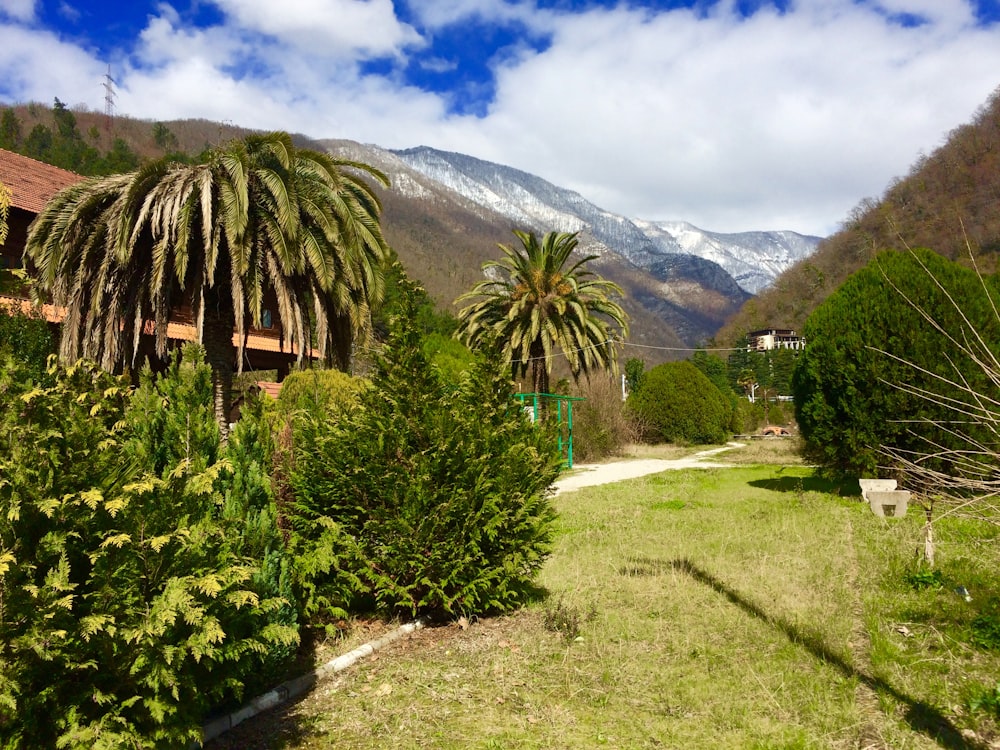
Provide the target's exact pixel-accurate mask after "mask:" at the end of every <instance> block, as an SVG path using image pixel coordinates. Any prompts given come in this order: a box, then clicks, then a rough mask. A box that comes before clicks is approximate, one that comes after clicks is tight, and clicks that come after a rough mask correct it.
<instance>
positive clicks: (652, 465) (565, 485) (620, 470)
mask: <svg viewBox="0 0 1000 750" xmlns="http://www.w3.org/2000/svg"><path fill="white" fill-rule="evenodd" d="M742 447H743V443H726V445H724V446H723V447H721V448H712V449H711V450H705V451H699V452H698V453H694V454H692V455H690V456H685V457H684V458H675V459H660V458H645V459H635V460H631V461H615V462H614V463H609V464H577V465H576V466H574V467H573V473H572V474H570V475H569V476H567V477H565V478H563V479H559V480H557V481H556V482H555V484H554V485H553V487H554V488H555V492H556V494H557V495H558V494H561V493H563V492H570V491H572V490H578V489H580V488H581V487H593V486H594V485H598V484H611V483H612V482H621V481H623V480H626V479H635V478H636V477H644V476H646V475H647V474H658V473H660V472H661V471H669V470H671V469H728V468H730V467H731V466H732V465H731V464H725V463H716V462H713V461H707V460H705V459H708V458H710V457H712V456H716V455H718V454H720V453H722V452H724V451H728V450H732V449H733V448H742Z"/></svg>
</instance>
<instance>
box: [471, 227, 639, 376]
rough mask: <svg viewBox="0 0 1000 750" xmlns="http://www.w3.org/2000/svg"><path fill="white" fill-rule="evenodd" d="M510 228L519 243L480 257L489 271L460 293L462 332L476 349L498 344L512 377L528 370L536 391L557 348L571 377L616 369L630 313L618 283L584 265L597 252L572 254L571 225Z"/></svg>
mask: <svg viewBox="0 0 1000 750" xmlns="http://www.w3.org/2000/svg"><path fill="white" fill-rule="evenodd" d="M514 234H515V235H516V236H517V238H518V239H519V240H520V242H521V246H520V247H517V248H513V247H508V246H506V245H500V249H501V250H502V251H503V254H504V258H503V259H502V260H499V261H489V262H487V263H484V264H483V272H484V274H485V275H486V277H487V278H486V279H485V280H483V281H480V282H478V283H477V284H476V285H475V286H474V287H473V288H472V290H471V291H469V292H467V293H466V294H463V295H462V296H461V297H459V298H458V300H457V302H463V303H468V304H467V305H466V306H465V307H463V308H462V309H461V310H460V311H459V319H460V321H461V322H460V326H459V329H458V332H457V335H458V336H459V338H460V339H461V340H462V341H463V342H465V343H466V344H468V345H469V346H470V347H472V348H473V349H480V348H481V347H483V346H484V345H487V346H497V345H499V348H498V350H497V351H498V352H499V353H500V354H501V356H502V357H503V359H504V361H505V362H506V363H507V364H508V365H510V367H511V372H512V374H513V375H514V376H515V377H524V376H525V375H526V374H527V372H528V370H529V369H530V370H531V390H532V391H534V392H535V393H550V391H549V375H550V373H551V370H552V361H553V356H554V355H555V354H556V353H559V354H561V355H562V356H563V357H565V359H566V362H567V364H568V365H569V370H570V373H571V374H572V376H573V379H574V380H579V378H580V375H582V374H589V373H591V372H597V371H601V370H608V371H610V372H617V367H618V365H617V363H618V350H617V346H616V344H617V342H619V341H621V340H622V339H623V338H625V337H626V336H628V315H627V314H626V312H625V310H624V309H623V308H622V307H621V305H620V304H618V302H617V301H615V300H616V298H617V297H620V296H621V294H622V290H621V289H620V288H619V287H618V285H617V284H614V283H612V282H610V281H607V280H605V279H603V278H601V277H600V276H598V275H597V274H595V273H594V272H592V271H590V270H588V269H587V264H588V263H590V261H592V260H594V259H595V258H596V257H597V256H595V255H588V256H584V257H582V258H578V257H575V256H573V251H574V249H575V248H576V246H577V244H578V238H577V234H576V233H572V234H570V233H565V232H549V233H547V234H546V235H545V236H544V237H542V239H541V241H539V239H538V237H536V236H535V234H534V233H532V232H522V231H519V230H516V229H515V230H514Z"/></svg>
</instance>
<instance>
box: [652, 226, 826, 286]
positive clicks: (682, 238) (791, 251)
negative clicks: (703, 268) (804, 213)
mask: <svg viewBox="0 0 1000 750" xmlns="http://www.w3.org/2000/svg"><path fill="white" fill-rule="evenodd" d="M635 224H636V226H638V227H639V228H640V229H641V230H642V231H643V232H644V233H645V234H646V236H647V237H649V238H650V239H652V240H654V241H655V242H656V243H657V244H658V246H659V247H660V248H661V249H662V250H663V251H664V252H678V251H677V250H675V249H674V248H677V247H679V248H680V250H679V252H683V253H688V254H690V255H697V256H698V257H699V258H705V259H706V260H711V261H714V262H715V263H718V264H719V265H720V266H722V267H723V268H725V269H726V271H727V272H728V273H729V275H730V276H732V277H733V278H734V279H735V280H736V283H737V284H739V285H740V287H741V288H742V289H744V290H746V291H748V292H750V293H751V294H758V293H759V292H761V291H763V290H764V289H766V288H767V287H769V286H770V285H771V284H772V283H773V282H774V280H775V279H776V278H777V277H778V276H779V275H780V274H781V273H782V272H783V271H785V270H786V269H787V268H789V267H790V266H791V265H792V264H794V263H796V262H797V261H799V260H802V259H803V258H807V257H809V256H810V255H812V254H813V252H814V251H815V250H816V246H817V245H818V244H819V241H820V239H821V238H820V237H811V236H807V235H802V234H798V233H797V232H789V231H781V232H738V233H736V234H722V233H719V232H708V231H705V230H704V229H699V228H698V227H696V226H694V225H693V224H688V223H687V222H686V221H644V220H642V219H636V220H635Z"/></svg>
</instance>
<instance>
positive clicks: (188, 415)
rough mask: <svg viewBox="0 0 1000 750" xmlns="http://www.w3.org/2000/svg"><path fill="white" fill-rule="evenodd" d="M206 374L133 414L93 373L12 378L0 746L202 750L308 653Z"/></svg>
mask: <svg viewBox="0 0 1000 750" xmlns="http://www.w3.org/2000/svg"><path fill="white" fill-rule="evenodd" d="M199 367H200V368H201V369H205V368H204V366H203V365H201V366H199V365H197V364H194V363H191V364H189V365H186V366H185V368H181V367H180V366H179V365H177V364H176V363H175V366H174V369H173V370H172V371H171V373H168V375H167V376H165V377H164V378H162V379H161V380H159V381H157V384H156V385H155V386H154V385H153V382H152V381H151V380H149V379H147V380H145V382H144V383H143V385H142V386H141V387H140V389H139V391H140V392H139V393H138V394H137V395H136V399H135V401H134V402H133V401H132V399H131V396H130V393H129V389H128V388H127V386H126V384H125V383H124V382H123V381H122V380H120V379H117V378H114V377H112V376H110V375H108V374H106V373H104V372H101V371H99V370H98V369H97V368H96V367H94V366H91V365H88V364H86V363H78V364H76V365H73V366H70V367H59V366H56V365H52V366H51V367H50V370H49V372H48V381H47V382H46V383H45V384H42V385H39V384H37V383H36V382H34V381H33V379H32V378H31V377H30V374H29V373H26V372H25V370H24V368H20V367H18V366H17V365H16V364H15V363H13V362H11V363H10V364H9V365H8V367H7V368H5V369H3V370H0V746H2V747H5V748H25V749H27V748H40V747H69V748H77V747H87V748H120V747H137V748H145V747H148V748H154V747H155V748H172V747H176V748H186V747H187V746H189V745H190V743H191V742H193V741H196V740H198V739H199V738H200V728H201V723H202V720H203V719H204V716H205V714H206V712H207V711H208V710H209V709H210V708H211V707H212V706H213V705H216V704H218V703H219V702H220V701H224V700H227V699H228V698H231V697H233V696H238V695H239V693H240V691H241V688H242V686H243V684H244V682H245V680H246V678H247V676H248V675H250V674H252V673H253V672H255V671H257V670H258V669H259V667H260V665H261V664H262V663H264V662H265V660H266V659H267V656H268V654H269V652H270V651H271V650H272V649H273V648H275V647H281V648H288V647H290V646H291V645H293V644H294V643H295V642H296V639H297V631H296V629H295V627H294V626H292V625H289V624H287V623H286V622H285V621H284V620H283V619H282V614H283V613H284V611H285V610H284V608H285V607H286V606H287V604H288V602H287V601H286V600H285V599H283V598H281V597H280V596H274V595H271V593H270V592H267V591H266V588H267V587H266V586H261V585H259V583H260V581H261V579H262V578H263V577H264V576H263V574H262V568H263V566H262V564H261V560H260V557H259V556H258V557H256V558H255V557H254V556H253V555H250V554H246V552H247V551H249V550H250V549H251V548H252V547H253V544H252V543H251V541H250V539H251V537H250V535H249V534H247V533H245V530H246V529H247V528H248V526H249V524H247V523H246V521H245V515H246V514H245V513H244V512H242V511H239V512H234V511H233V509H230V512H229V514H228V515H227V514H226V513H223V512H221V509H222V508H223V506H224V504H225V502H226V496H225V490H226V488H227V487H229V488H232V487H235V482H234V479H233V476H234V473H233V467H234V462H231V461H229V460H227V459H226V458H221V459H216V458H214V457H213V455H212V453H213V451H217V448H218V446H217V439H218V438H217V433H215V434H214V435H213V434H211V431H210V429H209V428H208V427H207V426H205V427H204V429H203V430H202V429H200V427H199V426H198V425H208V424H209V423H211V422H212V417H211V414H212V412H211V400H210V396H209V397H208V399H207V400H205V402H204V403H202V404H195V403H193V402H192V401H191V400H189V399H194V394H196V393H198V392H199V388H198V387H195V384H194V383H192V382H191V381H192V380H194V381H198V382H200V378H201V377H202V373H201V370H200V369H199ZM178 379H179V380H180V382H177V381H178ZM161 384H162V385H163V387H160V386H161ZM157 389H158V390H157ZM154 391H155V395H154ZM209 393H210V391H209ZM204 395H205V394H200V395H199V396H198V399H200V398H202V397H203V396H204ZM159 409H164V410H166V411H167V412H169V414H168V415H166V416H165V417H163V418H162V419H160V417H161V416H162V415H159V414H154V412H158V410H159ZM202 411H204V414H202V413H201V412H202ZM154 418H155V419H159V420H160V421H159V422H157V424H159V425H160V428H158V429H161V430H162V433H161V432H159V431H158V430H149V429H145V427H144V425H147V423H149V422H150V421H151V419H154ZM168 435H169V436H171V437H170V438H169V439H170V440H171V441H172V440H174V439H177V436H181V437H180V440H179V442H180V445H181V446H184V447H183V448H181V447H179V446H174V447H173V448H170V449H168V448H167V447H165V446H163V445H159V444H158V443H159V442H162V441H163V440H164V439H166V438H165V436H168ZM247 483H248V482H247V481H244V484H247ZM234 494H236V493H234ZM240 494H243V493H240Z"/></svg>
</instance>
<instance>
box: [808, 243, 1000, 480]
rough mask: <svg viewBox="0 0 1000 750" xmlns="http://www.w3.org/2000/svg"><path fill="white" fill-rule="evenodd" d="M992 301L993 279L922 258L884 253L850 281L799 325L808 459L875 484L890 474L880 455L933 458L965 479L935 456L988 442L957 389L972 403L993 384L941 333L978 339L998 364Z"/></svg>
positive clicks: (927, 461) (932, 256)
mask: <svg viewBox="0 0 1000 750" xmlns="http://www.w3.org/2000/svg"><path fill="white" fill-rule="evenodd" d="M949 295H950V299H949ZM997 299H1000V284H998V281H997V279H996V277H985V278H981V277H980V276H979V275H978V274H977V273H976V272H975V271H973V270H970V269H967V268H963V267H962V266H960V265H959V264H958V263H955V262H953V261H950V260H947V259H946V258H943V257H941V256H940V255H937V254H936V253H934V252H931V251H929V250H920V249H917V250H914V251H912V252H909V251H903V252H899V251H885V252H882V253H880V254H879V255H878V256H876V257H875V258H874V259H873V260H872V261H871V262H870V263H869V264H868V266H866V267H865V268H863V269H861V270H860V271H858V272H856V273H855V274H854V275H852V276H851V277H850V278H848V279H847V281H845V282H844V283H843V284H842V285H841V286H840V288H839V289H837V291H836V292H834V293H833V294H832V295H830V297H828V298H827V299H826V301H824V302H823V304H822V305H820V306H819V307H817V308H816V310H815V311H813V313H812V315H810V316H809V319H808V320H807V321H806V325H805V328H804V329H803V335H804V336H805V338H806V340H807V341H808V345H807V347H806V348H805V350H804V351H803V352H802V354H801V355H800V356H799V358H798V361H797V363H796V366H795V370H794V373H793V378H792V384H793V391H794V397H795V418H796V421H797V422H798V425H799V429H800V431H801V434H802V437H803V438H804V441H805V450H806V453H807V455H808V457H809V458H810V459H811V460H813V461H815V462H816V463H818V464H820V465H821V466H824V467H826V468H828V469H830V470H833V471H837V472H841V473H845V474H853V475H854V476H876V475H877V473H878V472H880V471H881V472H882V473H883V475H890V474H889V472H891V471H892V468H891V467H889V466H887V465H886V464H888V463H889V462H888V461H887V458H886V454H885V451H887V450H891V451H897V452H900V453H910V452H912V453H913V454H915V455H923V454H924V453H928V454H930V455H927V456H926V457H925V458H924V459H922V463H923V464H924V465H925V466H926V467H927V468H944V470H945V471H946V472H956V471H959V472H960V471H962V470H963V467H964V466H965V465H966V463H965V460H964V459H963V460H962V461H959V462H957V463H956V464H953V465H949V466H946V467H941V465H940V464H939V463H938V462H937V459H936V458H935V456H942V455H943V454H944V452H945V451H949V450H958V451H965V450H967V449H968V448H969V445H970V443H972V444H975V446H976V448H975V450H974V451H973V453H978V452H979V451H980V450H981V449H982V446H988V445H992V444H993V443H994V442H995V434H994V431H993V428H992V427H991V426H988V425H986V424H977V423H976V420H975V419H972V418H970V416H969V415H970V414H971V413H972V412H973V411H974V408H970V407H969V406H967V405H966V404H965V401H964V400H963V399H966V398H968V397H967V396H966V395H965V394H963V393H962V392H961V390H960V389H959V388H958V387H957V386H955V385H953V383H957V382H964V383H965V384H966V386H967V387H968V388H970V389H971V390H972V391H974V392H976V393H979V394H992V393H994V392H995V390H996V383H995V382H994V380H993V378H992V376H991V375H990V373H989V372H988V369H984V368H983V367H982V366H981V364H980V363H979V362H976V361H974V360H973V358H972V357H971V356H970V355H969V354H968V353H966V352H962V351H961V350H960V347H959V346H957V345H956V343H955V342H953V341H949V340H948V337H947V336H946V335H943V333H942V332H946V333H947V334H948V335H950V336H953V337H954V339H955V341H958V342H960V341H975V340H976V338H975V337H976V336H981V337H982V341H983V342H984V346H985V347H988V352H986V353H984V354H983V355H981V356H982V357H983V358H984V359H985V358H988V357H996V356H998V355H1000V345H998V343H997V342H1000V319H998V317H997V315H996V311H995V307H994V305H995V300H997ZM952 300H954V301H955V302H954V303H953V302H952ZM931 321H934V323H932V322H931ZM936 326H940V330H939V329H938V328H937V327H936ZM950 383H951V384H950ZM903 386H905V387H903ZM921 394H924V395H921ZM927 394H937V395H939V397H940V398H938V399H931V398H927V397H925V396H926V395H927ZM987 400H988V399H987ZM956 415H957V416H956ZM966 430H968V432H966ZM970 438H971V440H970Z"/></svg>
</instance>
